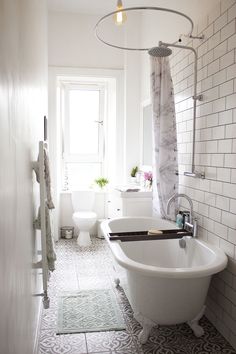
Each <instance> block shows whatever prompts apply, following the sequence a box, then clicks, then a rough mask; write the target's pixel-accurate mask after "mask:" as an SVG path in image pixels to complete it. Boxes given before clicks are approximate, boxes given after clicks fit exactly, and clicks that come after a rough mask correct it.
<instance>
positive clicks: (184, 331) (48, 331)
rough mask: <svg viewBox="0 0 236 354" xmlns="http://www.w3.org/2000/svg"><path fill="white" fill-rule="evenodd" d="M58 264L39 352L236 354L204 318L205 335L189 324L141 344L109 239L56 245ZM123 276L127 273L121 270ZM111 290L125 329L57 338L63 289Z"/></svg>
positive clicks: (167, 329)
mask: <svg viewBox="0 0 236 354" xmlns="http://www.w3.org/2000/svg"><path fill="white" fill-rule="evenodd" d="M56 252H57V259H58V260H57V264H56V270H55V271H54V272H53V273H52V275H51V277H50V282H49V291H48V293H49V296H50V308H49V309H48V310H43V314H42V322H41V336H40V351H39V354H87V353H89V354H107V353H109V354H207V353H211V354H236V351H234V350H233V349H232V347H231V346H230V345H229V344H228V343H227V342H226V341H225V339H224V338H223V337H222V336H221V335H220V334H219V333H218V332H217V330H216V329H215V328H214V327H213V326H212V324H211V323H210V322H209V321H208V320H207V319H206V318H203V319H202V320H201V323H202V326H203V327H204V330H205V335H204V336H203V337H201V338H196V337H195V336H194V335H193V333H192V331H191V329H190V328H189V327H188V326H187V325H186V324H182V325H176V326H160V327H158V328H157V327H155V328H154V329H153V330H152V332H151V335H150V337H149V339H148V341H147V343H146V344H144V345H141V344H140V342H139V341H138V334H139V333H140V331H141V326H140V325H139V323H138V322H137V321H136V320H135V319H134V317H133V311H132V308H131V306H130V304H129V302H128V300H127V298H126V295H125V292H124V290H123V288H122V287H121V286H118V287H117V288H115V284H114V277H115V276H116V275H115V274H114V272H113V270H112V263H113V260H112V255H111V252H110V249H109V247H108V245H107V243H106V241H105V240H100V239H97V238H93V239H92V245H91V246H90V247H87V248H81V247H79V246H78V245H77V243H76V239H72V240H60V241H59V242H58V243H57V244H56ZM120 271H121V273H122V272H123V273H122V274H121V273H120V272H119V276H121V278H122V276H123V274H124V271H123V270H120ZM108 287H112V288H113V289H114V292H115V294H116V297H117V301H118V303H119V306H120V308H121V310H122V312H123V316H124V319H125V322H126V326H127V329H126V331H115V332H114V331H112V332H95V333H86V334H81V333H79V334H66V335H56V325H57V297H58V296H59V295H61V294H62V292H64V291H71V290H78V289H95V288H98V289H101V288H108Z"/></svg>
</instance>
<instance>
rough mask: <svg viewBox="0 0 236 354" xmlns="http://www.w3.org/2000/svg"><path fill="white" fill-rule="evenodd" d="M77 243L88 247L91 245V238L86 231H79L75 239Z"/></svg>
mask: <svg viewBox="0 0 236 354" xmlns="http://www.w3.org/2000/svg"><path fill="white" fill-rule="evenodd" d="M77 244H78V245H79V246H80V247H88V246H90V245H91V238H90V234H89V232H88V231H80V233H79V236H78V239H77Z"/></svg>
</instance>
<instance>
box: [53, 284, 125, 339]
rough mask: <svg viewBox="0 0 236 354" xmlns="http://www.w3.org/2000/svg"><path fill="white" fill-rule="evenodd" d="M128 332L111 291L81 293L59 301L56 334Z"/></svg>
mask: <svg viewBox="0 0 236 354" xmlns="http://www.w3.org/2000/svg"><path fill="white" fill-rule="evenodd" d="M123 329H125V323H124V320H123V316H122V313H121V311H120V308H119V305H118V303H117V300H116V297H115V294H114V292H113V290H112V289H96V290H81V291H76V292H67V293H63V295H62V296H60V297H59V303H58V319H57V334H63V333H80V332H99V331H116V330H123Z"/></svg>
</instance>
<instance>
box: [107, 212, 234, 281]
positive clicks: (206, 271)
mask: <svg viewBox="0 0 236 354" xmlns="http://www.w3.org/2000/svg"><path fill="white" fill-rule="evenodd" d="M135 218H136V219H151V220H155V219H156V218H155V217H138V218H137V217H119V218H113V219H109V220H106V221H103V223H102V228H103V231H104V235H105V239H106V241H107V242H108V244H109V246H110V248H111V251H112V253H113V256H114V258H115V259H116V261H117V263H118V264H119V265H121V266H122V267H123V268H125V269H127V270H131V271H136V272H139V273H142V274H143V275H146V276H147V275H148V276H153V277H161V278H178V279H180V278H182V279H186V278H201V277H206V276H211V275H213V274H215V273H218V272H220V271H222V270H223V269H224V268H225V267H226V265H227V262H228V258H227V256H226V254H225V253H224V251H222V250H221V249H220V248H219V247H216V246H214V245H211V244H209V243H207V242H205V241H202V240H199V239H198V238H193V240H194V241H195V242H197V243H198V244H199V245H200V246H201V247H204V248H205V249H207V250H208V251H209V252H210V253H213V254H214V259H213V260H212V261H211V262H210V263H208V264H205V265H201V266H194V267H192V268H165V267H157V266H152V265H145V264H143V263H140V262H136V261H134V260H132V259H130V258H129V257H128V256H126V254H125V253H124V251H123V249H122V247H121V246H120V244H121V241H120V240H118V241H110V240H109V238H108V233H109V232H111V230H110V228H109V223H110V222H111V221H113V220H123V219H135ZM155 241H157V242H158V240H151V241H146V242H155ZM137 242H145V241H137Z"/></svg>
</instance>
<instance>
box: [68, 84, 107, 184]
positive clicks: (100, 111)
mask: <svg viewBox="0 0 236 354" xmlns="http://www.w3.org/2000/svg"><path fill="white" fill-rule="evenodd" d="M63 94H64V100H63V101H64V114H63V131H64V134H63V135H64V153H63V169H64V187H66V186H65V184H66V185H68V187H69V188H71V189H73V188H77V187H88V186H89V185H91V184H92V183H93V181H94V179H95V178H97V177H99V176H101V175H103V173H104V124H105V119H106V117H105V115H106V109H105V98H106V85H105V84H104V83H87V84H86V83H65V84H64V89H63Z"/></svg>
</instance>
